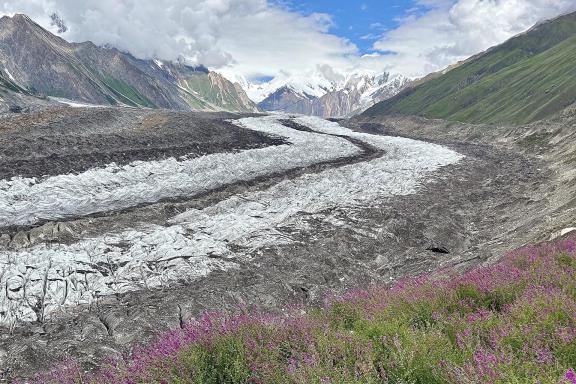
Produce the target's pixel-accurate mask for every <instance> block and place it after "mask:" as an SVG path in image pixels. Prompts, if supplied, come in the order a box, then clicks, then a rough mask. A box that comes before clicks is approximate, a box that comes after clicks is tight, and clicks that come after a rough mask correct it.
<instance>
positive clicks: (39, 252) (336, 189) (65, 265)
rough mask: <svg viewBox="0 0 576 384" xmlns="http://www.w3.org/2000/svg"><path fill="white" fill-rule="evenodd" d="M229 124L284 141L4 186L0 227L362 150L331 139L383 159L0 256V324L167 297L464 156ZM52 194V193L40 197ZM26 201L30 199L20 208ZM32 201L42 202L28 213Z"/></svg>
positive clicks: (315, 123)
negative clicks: (158, 290)
mask: <svg viewBox="0 0 576 384" xmlns="http://www.w3.org/2000/svg"><path fill="white" fill-rule="evenodd" d="M287 118H290V119H293V120H294V121H295V122H297V123H298V124H301V125H304V126H306V127H308V128H309V129H311V130H312V131H314V132H303V131H298V130H294V129H290V128H288V127H285V126H283V125H282V124H281V120H282V119H287ZM235 123H236V124H238V125H240V126H242V127H244V128H246V129H254V130H259V131H261V132H266V133H269V134H274V135H279V136H283V137H286V138H287V139H288V141H289V142H290V143H291V144H290V145H281V146H276V147H268V148H263V149H255V150H246V151H241V152H238V153H227V154H216V155H208V156H204V157H201V158H197V159H191V160H186V159H184V160H178V159H168V160H166V161H161V162H154V161H151V162H138V163H135V164H131V165H130V166H127V167H116V166H114V165H110V166H108V167H106V168H103V169H96V170H92V171H89V172H86V173H84V174H80V175H65V176H57V177H54V178H47V179H45V180H23V179H17V180H11V181H2V182H0V183H1V184H0V191H1V192H2V194H0V204H1V205H0V207H2V209H3V211H0V212H2V213H1V214H0V218H1V220H2V222H3V223H33V222H35V220H38V219H39V218H51V219H56V218H61V217H66V216H68V215H84V214H87V213H89V212H93V211H96V210H106V209H111V208H114V209H117V208H119V207H122V206H126V205H128V204H133V203H134V201H133V200H132V199H136V201H140V202H142V201H157V200H158V199H160V198H162V197H168V196H181V195H186V194H193V193H196V192H197V191H202V190H208V189H210V188H215V187H216V186H218V185H221V184H225V183H230V182H233V181H234V180H238V179H242V178H244V179H248V178H253V177H255V176H257V175H266V174H269V173H273V172H278V171H279V170H282V169H289V168H293V167H300V166H304V165H307V164H314V163H318V162H322V161H326V160H330V159H336V158H341V157H347V156H350V155H355V154H358V153H359V152H360V149H359V148H358V147H356V146H355V145H353V144H352V143H351V142H349V141H347V140H345V139H344V138H342V137H337V136H333V135H340V136H346V137H351V138H355V139H358V140H362V141H364V142H366V143H369V144H371V145H373V146H375V147H377V148H379V149H381V150H383V155H382V156H381V157H378V158H375V159H372V160H369V161H364V162H357V163H353V164H348V165H343V166H339V167H332V168H328V169H326V170H324V171H321V172H318V173H307V174H304V175H302V176H298V177H295V178H293V179H285V180H283V181H281V182H278V183H276V184H274V185H272V186H270V187H268V188H266V189H264V190H258V191H250V192H245V193H241V194H238V195H234V196H232V197H230V198H227V199H224V200H222V201H220V202H219V203H216V204H214V205H212V206H208V207H207V208H204V209H190V210H188V211H186V212H184V213H181V214H178V215H176V216H174V217H172V218H171V219H170V220H169V221H168V222H166V223H165V225H153V224H148V225H139V226H137V227H136V226H135V227H134V228H131V229H128V230H124V231H121V232H118V233H107V234H104V235H102V236H98V237H94V238H86V239H83V240H81V241H78V242H75V243H72V244H40V245H37V246H33V247H30V248H27V249H22V250H17V251H15V250H12V251H8V250H6V251H0V268H2V270H0V284H2V285H3V286H5V289H3V290H1V292H0V324H8V325H10V324H14V323H16V322H18V321H30V320H35V319H36V318H37V317H38V316H39V314H38V305H37V303H39V302H41V303H43V304H42V305H43V307H42V311H43V314H56V313H58V312H59V311H63V310H66V308H67V307H69V306H74V305H79V304H89V303H92V302H94V301H95V300H97V299H98V298H99V297H102V296H106V295H111V294H115V293H120V292H127V291H134V290H141V289H152V288H154V287H168V286H172V285H175V284H179V283H181V282H182V281H186V280H188V279H195V278H197V277H200V276H204V275H206V274H208V273H210V272H211V271H213V270H216V269H220V270H226V269H229V268H235V267H236V263H235V260H237V259H238V258H246V259H247V260H248V259H249V258H250V255H251V254H252V252H253V251H254V250H257V249H259V248H261V247H264V246H278V245H281V244H286V243H290V242H291V241H292V240H291V239H290V238H288V237H286V236H285V235H283V234H282V233H281V232H280V231H279V230H278V229H279V227H281V226H282V225H285V224H286V223H291V224H296V225H299V224H298V221H297V220H294V219H295V218H297V217H298V216H299V215H301V214H302V213H305V214H319V213H321V212H323V211H325V210H327V209H330V208H336V207H338V208H344V209H346V208H347V207H358V206H360V207H371V206H377V205H378V204H381V203H382V201H383V199H385V198H389V197H392V196H402V195H408V194H412V193H415V192H417V190H418V188H419V186H421V185H422V184H423V183H425V182H426V181H427V180H429V178H430V177H431V176H432V174H433V172H434V171H436V170H438V169H439V168H441V167H444V166H447V165H450V164H454V163H456V162H458V161H460V160H461V159H462V158H463V156H462V155H460V154H458V153H457V152H455V151H453V150H450V149H448V148H446V147H443V146H440V145H436V144H431V143H426V142H421V141H416V140H411V139H406V138H398V137H388V136H377V135H372V134H367V133H357V132H354V131H352V130H350V129H347V128H344V127H341V126H340V125H339V124H337V123H333V122H329V121H326V120H322V119H320V118H315V117H302V116H300V117H291V116H284V115H272V116H265V117H253V118H245V119H241V120H239V121H236V122H235ZM182 163H185V164H184V165H183V164H182ZM164 167H166V168H164ZM146 175H148V176H149V177H150V180H148V179H147V178H146ZM67 186H68V187H67ZM35 188H38V189H37V190H35ZM50 188H56V192H55V193H52V194H51V196H44V195H45V194H46V193H47V191H49V190H50ZM59 188H60V189H59ZM91 188H96V189H97V191H91ZM88 191H90V192H88ZM27 193H32V197H31V198H28V200H27V199H26V194H27ZM43 194H44V195H43ZM86 194H87V195H86ZM101 194H103V195H104V196H100V195H101ZM140 194H142V196H141V195H140ZM62 199H71V200H72V201H73V202H74V203H71V202H65V201H64V202H63V201H61V200H62ZM37 202H40V203H41V204H40V205H35V204H36V203H37ZM13 205H16V206H15V207H13ZM10 209H11V210H10ZM300 229H303V228H300ZM238 246H240V248H239V247H238ZM238 249H242V251H238Z"/></svg>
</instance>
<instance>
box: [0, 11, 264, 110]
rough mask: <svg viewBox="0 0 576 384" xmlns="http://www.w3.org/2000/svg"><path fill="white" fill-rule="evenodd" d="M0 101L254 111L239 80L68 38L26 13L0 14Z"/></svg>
mask: <svg viewBox="0 0 576 384" xmlns="http://www.w3.org/2000/svg"><path fill="white" fill-rule="evenodd" d="M0 96H1V97H2V98H3V100H2V102H1V103H0V104H4V108H7V106H8V105H10V104H18V103H19V102H25V101H27V100H28V99H27V98H29V97H33V96H39V97H46V96H52V97H58V98H65V99H70V100H74V101H80V102H84V103H90V104H106V105H129V106H137V107H150V108H170V109H179V110H206V111H222V110H224V111H232V112H255V111H258V108H257V106H256V105H255V103H254V102H252V101H251V100H250V99H249V98H248V96H247V95H246V93H245V92H244V90H243V89H242V88H241V87H240V85H238V84H233V83H231V82H230V81H228V80H226V79H225V78H224V77H223V76H221V75H219V74H218V73H216V72H211V71H209V70H207V69H206V68H203V67H197V68H193V67H190V66H187V65H184V64H176V63H171V62H162V61H159V60H141V59H137V58H135V57H133V56H132V55H130V54H128V53H124V52H121V51H119V50H117V49H114V48H102V47H98V46H96V45H94V44H93V43H91V42H85V43H79V44H78V43H68V42H66V41H65V40H63V39H61V38H59V37H57V36H55V35H53V34H51V33H50V32H48V31H46V30H45V29H43V28H42V27H40V26H39V25H38V24H36V23H35V22H33V21H32V20H31V19H30V18H28V17H27V16H25V15H15V16H14V17H7V16H4V17H2V18H1V19H0Z"/></svg>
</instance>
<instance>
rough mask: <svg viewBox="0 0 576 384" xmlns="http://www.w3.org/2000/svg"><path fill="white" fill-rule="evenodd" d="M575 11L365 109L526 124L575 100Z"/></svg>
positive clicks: (378, 112)
mask: <svg viewBox="0 0 576 384" xmlns="http://www.w3.org/2000/svg"><path fill="white" fill-rule="evenodd" d="M574 63H576V13H572V14H568V15H565V16H562V17H559V18H557V19H555V20H553V21H550V22H547V23H544V24H541V25H539V26H537V27H535V28H533V29H531V30H530V31H528V32H526V33H524V34H522V35H520V36H517V37H515V38H513V39H510V40H508V41H507V42H505V43H504V44H502V45H499V46H497V47H494V48H492V49H490V50H489V51H487V52H486V53H484V54H482V55H479V56H477V57H474V58H472V59H470V60H468V61H467V62H466V63H465V64H463V65H461V66H460V67H458V68H456V69H453V70H451V71H449V72H447V73H446V74H444V75H442V76H439V77H437V78H434V79H432V80H429V81H427V82H425V83H422V84H420V85H418V86H416V87H414V88H411V89H408V90H406V91H405V92H402V93H400V94H399V95H397V96H395V97H393V98H391V99H389V100H386V101H383V102H381V103H379V104H377V105H375V106H374V107H372V108H370V109H369V110H367V111H366V112H365V113H364V115H365V116H377V115H382V114H402V115H419V116H424V117H428V118H439V119H446V120H456V121H463V122H471V123H515V124H521V123H528V122H532V121H535V120H540V119H543V118H546V117H549V116H551V115H553V114H555V113H557V112H559V111H561V110H563V109H564V108H566V107H567V106H569V105H571V104H573V103H574V102H576V75H575V73H574Z"/></svg>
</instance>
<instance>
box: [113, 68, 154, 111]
mask: <svg viewBox="0 0 576 384" xmlns="http://www.w3.org/2000/svg"><path fill="white" fill-rule="evenodd" d="M103 81H104V83H105V84H106V86H107V87H108V88H109V89H110V90H111V91H112V93H113V94H114V95H115V96H116V97H117V98H118V99H119V100H120V101H121V102H123V103H124V104H127V105H131V106H133V107H148V108H155V107H156V106H155V105H154V104H153V103H152V102H151V101H150V100H148V99H147V98H146V97H145V96H143V95H141V94H140V93H139V92H138V91H137V90H136V89H134V88H133V87H131V86H130V85H128V84H126V83H125V82H123V81H121V80H117V79H115V78H113V77H112V76H109V75H104V76H103Z"/></svg>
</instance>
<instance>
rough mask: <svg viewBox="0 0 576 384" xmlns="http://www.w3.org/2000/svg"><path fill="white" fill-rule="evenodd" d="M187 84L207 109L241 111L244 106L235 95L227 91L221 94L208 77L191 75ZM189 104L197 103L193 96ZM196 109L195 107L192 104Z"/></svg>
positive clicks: (187, 79)
mask: <svg viewBox="0 0 576 384" xmlns="http://www.w3.org/2000/svg"><path fill="white" fill-rule="evenodd" d="M186 83H187V85H188V87H189V88H190V90H192V91H193V92H194V95H195V96H197V97H198V98H199V99H200V100H201V101H202V102H203V103H205V108H208V109H214V106H216V107H217V108H221V109H222V110H226V111H231V112H233V111H241V110H243V109H244V108H243V106H242V105H241V103H239V101H238V100H237V99H236V98H235V96H234V95H232V94H230V93H229V92H227V90H226V89H224V90H222V92H220V90H219V89H217V88H216V87H215V86H214V85H213V84H212V82H211V81H210V78H209V77H208V76H207V75H204V74H197V75H191V76H188V77H187V78H186ZM189 102H191V103H193V102H196V103H197V101H195V100H194V98H193V97H192V96H190V97H189ZM192 106H193V107H194V106H195V105H194V104H192Z"/></svg>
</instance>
